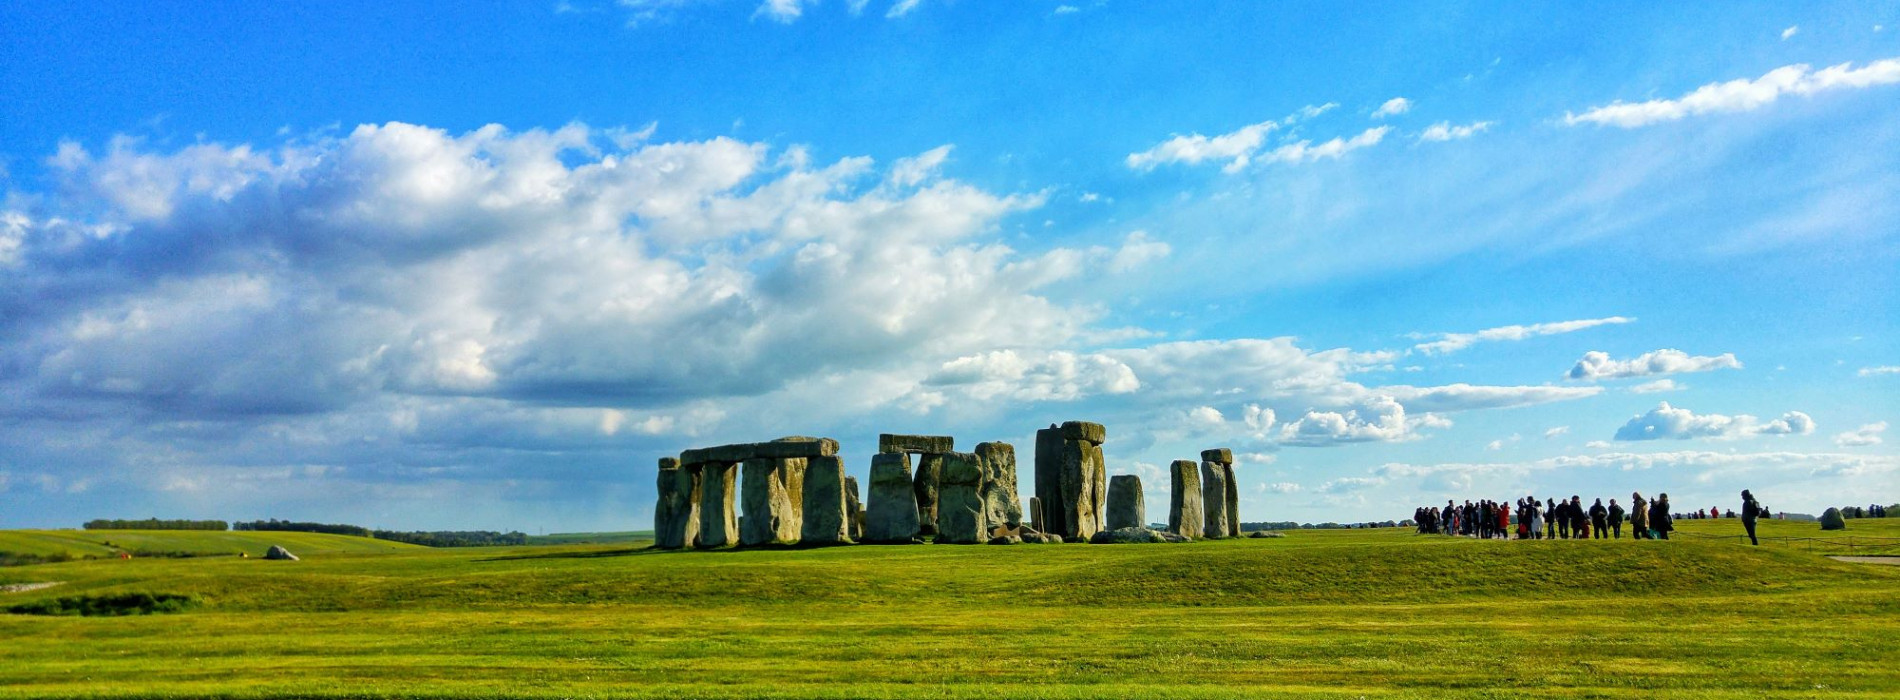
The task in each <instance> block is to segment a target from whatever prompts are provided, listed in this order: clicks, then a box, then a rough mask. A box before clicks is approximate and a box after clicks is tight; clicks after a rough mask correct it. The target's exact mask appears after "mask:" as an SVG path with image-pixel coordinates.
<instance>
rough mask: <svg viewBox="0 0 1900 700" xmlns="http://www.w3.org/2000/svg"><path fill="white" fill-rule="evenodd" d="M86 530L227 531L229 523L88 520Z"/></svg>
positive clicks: (211, 521)
mask: <svg viewBox="0 0 1900 700" xmlns="http://www.w3.org/2000/svg"><path fill="white" fill-rule="evenodd" d="M85 528H86V529H88V530H229V529H231V525H230V523H226V522H224V521H223V520H159V519H158V518H146V519H144V520H106V519H99V520H88V521H86V525H85Z"/></svg>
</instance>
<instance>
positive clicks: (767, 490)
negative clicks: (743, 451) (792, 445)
mask: <svg viewBox="0 0 1900 700" xmlns="http://www.w3.org/2000/svg"><path fill="white" fill-rule="evenodd" d="M785 462H786V460H780V459H767V458H764V457H756V458H753V459H748V460H746V461H745V462H744V463H743V465H742V471H741V476H740V478H742V479H744V485H743V488H742V489H741V493H742V495H743V496H744V505H743V508H742V510H743V511H744V512H745V522H743V523H741V524H740V527H739V544H741V545H746V546H754V545H761V544H774V543H779V544H790V543H793V542H797V541H798V535H799V527H798V525H799V524H798V519H797V517H795V515H794V514H793V512H792V498H791V496H790V495H789V494H787V493H786V492H785V480H784V477H783V476H782V474H781V469H782V467H783V466H784V464H785Z"/></svg>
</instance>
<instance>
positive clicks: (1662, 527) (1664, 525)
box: [1649, 501, 1676, 532]
mask: <svg viewBox="0 0 1900 700" xmlns="http://www.w3.org/2000/svg"><path fill="white" fill-rule="evenodd" d="M1649 529H1651V530H1655V531H1657V532H1669V531H1672V530H1675V529H1676V523H1675V519H1674V518H1671V517H1669V502H1668V501H1650V502H1649Z"/></svg>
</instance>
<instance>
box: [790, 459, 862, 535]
mask: <svg viewBox="0 0 1900 700" xmlns="http://www.w3.org/2000/svg"><path fill="white" fill-rule="evenodd" d="M804 491H805V499H804V500H805V507H804V510H803V512H802V513H801V514H800V517H801V518H802V520H803V522H802V524H801V526H800V528H799V537H798V541H799V543H800V544H812V545H821V544H845V543H847V542H850V541H851V529H850V528H851V519H850V518H851V506H850V502H851V500H852V499H850V498H849V497H848V496H847V495H846V492H845V483H844V458H842V457H837V456H835V455H834V456H831V457H813V458H811V459H808V460H806V462H805V483H804Z"/></svg>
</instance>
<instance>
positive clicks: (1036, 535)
mask: <svg viewBox="0 0 1900 700" xmlns="http://www.w3.org/2000/svg"><path fill="white" fill-rule="evenodd" d="M1019 537H1020V538H1021V539H1022V541H1023V544H1062V536H1061V535H1051V534H1049V533H1046V532H1024V533H1023V534H1021V535H1019Z"/></svg>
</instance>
